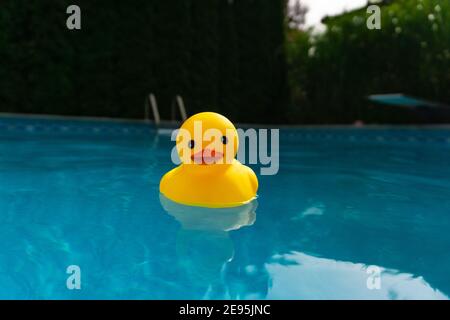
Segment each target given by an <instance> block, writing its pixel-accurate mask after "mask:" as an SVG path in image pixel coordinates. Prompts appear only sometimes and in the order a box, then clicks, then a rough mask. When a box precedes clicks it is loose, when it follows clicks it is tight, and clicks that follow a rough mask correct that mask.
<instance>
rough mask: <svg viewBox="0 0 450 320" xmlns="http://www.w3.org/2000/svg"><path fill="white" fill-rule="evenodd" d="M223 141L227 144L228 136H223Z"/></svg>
mask: <svg viewBox="0 0 450 320" xmlns="http://www.w3.org/2000/svg"><path fill="white" fill-rule="evenodd" d="M222 143H223V144H227V143H228V138H227V137H226V136H222Z"/></svg>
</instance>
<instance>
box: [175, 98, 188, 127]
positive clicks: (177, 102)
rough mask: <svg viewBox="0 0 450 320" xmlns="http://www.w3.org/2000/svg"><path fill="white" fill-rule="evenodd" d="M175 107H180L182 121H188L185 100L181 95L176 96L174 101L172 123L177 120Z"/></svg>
mask: <svg viewBox="0 0 450 320" xmlns="http://www.w3.org/2000/svg"><path fill="white" fill-rule="evenodd" d="M175 105H178V110H179V111H180V116H181V120H182V121H183V122H184V121H185V120H186V119H187V114H186V108H185V107H184V101H183V98H182V97H181V96H180V95H178V94H177V95H176V96H175V99H174V100H173V101H172V121H174V120H175Z"/></svg>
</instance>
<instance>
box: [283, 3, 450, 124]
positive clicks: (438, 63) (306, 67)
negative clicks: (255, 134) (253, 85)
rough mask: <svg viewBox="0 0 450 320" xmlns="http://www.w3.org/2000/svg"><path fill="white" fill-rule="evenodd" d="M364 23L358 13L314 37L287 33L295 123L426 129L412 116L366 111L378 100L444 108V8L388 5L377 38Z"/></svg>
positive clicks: (447, 53) (447, 28)
mask: <svg viewBox="0 0 450 320" xmlns="http://www.w3.org/2000/svg"><path fill="white" fill-rule="evenodd" d="M367 17H368V15H367V14H366V10H360V11H357V12H354V13H349V14H345V15H342V16H340V17H337V18H334V19H329V20H328V22H327V31H326V32H325V33H323V34H320V35H317V36H312V35H310V34H308V33H306V32H295V31H290V33H289V43H288V52H289V68H290V71H291V73H290V82H291V87H292V88H293V89H292V92H293V95H292V96H293V104H294V105H295V106H296V108H294V109H295V110H296V112H295V115H296V117H295V121H296V122H302V123H351V122H353V121H355V120H357V119H362V120H364V121H366V122H388V123H408V122H429V121H430V118H429V117H428V115H427V114H423V113H418V112H415V111H412V110H408V109H398V108H397V109H396V108H392V107H383V106H374V105H372V106H371V105H370V104H369V103H368V101H367V99H366V98H367V96H368V95H370V94H376V93H397V92H402V93H405V94H408V95H412V96H417V97H422V98H427V99H430V100H432V101H438V102H439V101H440V102H443V103H447V104H450V90H449V89H448V88H449V87H450V2H449V1H447V0H445V1H443V0H422V1H418V0H397V1H394V2H393V3H392V4H390V5H386V6H383V7H382V14H381V17H382V28H381V30H368V29H367V27H366V18H367ZM449 120H450V119H449V118H448V116H447V118H445V117H441V118H439V119H432V120H431V121H447V122H448V121H449Z"/></svg>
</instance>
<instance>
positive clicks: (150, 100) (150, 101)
mask: <svg viewBox="0 0 450 320" xmlns="http://www.w3.org/2000/svg"><path fill="white" fill-rule="evenodd" d="M150 107H152V112H153V118H154V119H155V124H156V125H159V123H160V122H161V118H160V116H159V110H158V103H157V102H156V98H155V95H154V94H153V93H150V94H149V95H148V97H147V99H145V104H144V112H145V121H150Z"/></svg>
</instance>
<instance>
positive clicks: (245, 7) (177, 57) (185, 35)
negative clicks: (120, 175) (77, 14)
mask: <svg viewBox="0 0 450 320" xmlns="http://www.w3.org/2000/svg"><path fill="white" fill-rule="evenodd" d="M70 4H77V5H78V6H80V8H81V27H82V28H81V30H79V31H76V30H68V29H67V28H66V19H67V17H68V14H66V8H67V6H69V5H70ZM283 6H284V0H276V1H275V0H260V1H255V0H234V2H233V1H231V0H195V1H194V0H164V1H156V0H153V1H150V0H147V1H146V0H133V1H118V0H108V1H106V0H96V1H92V0H79V1H76V2H72V1H68V0H39V1H25V0H5V1H2V2H1V4H0V59H1V64H0V111H1V112H6V111H7V112H25V113H53V114H65V115H87V116H112V117H130V118H142V117H143V113H144V99H145V97H146V95H147V94H148V93H150V92H154V93H155V94H156V96H157V98H158V102H159V105H160V109H161V114H162V116H163V118H166V119H167V118H168V117H170V106H171V103H172V99H173V97H174V96H175V95H176V94H181V95H182V96H183V97H184V99H185V102H186V104H187V108H188V112H189V113H190V114H192V113H194V112H198V111H204V110H214V111H219V112H222V113H224V114H225V115H228V116H229V117H230V118H232V119H233V120H234V121H248V122H261V121H264V122H274V121H283V120H284V119H283V115H284V114H285V113H284V112H282V110H283V108H286V106H287V101H286V100H287V98H288V92H287V83H286V82H287V76H286V66H285V61H284V60H285V55H284V48H283V43H284V28H283V26H284V25H283V23H284V16H283ZM274 108H276V110H277V113H276V117H274V113H273V111H272V110H273V109H274Z"/></svg>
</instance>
